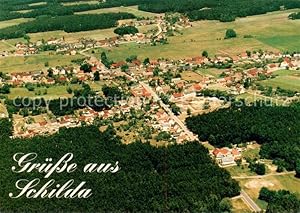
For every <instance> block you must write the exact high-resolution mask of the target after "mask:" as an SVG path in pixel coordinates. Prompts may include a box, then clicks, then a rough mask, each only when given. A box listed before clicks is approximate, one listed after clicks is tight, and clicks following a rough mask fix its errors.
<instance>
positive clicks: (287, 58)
mask: <svg viewBox="0 0 300 213" xmlns="http://www.w3.org/2000/svg"><path fill="white" fill-rule="evenodd" d="M123 39H124V38H123ZM47 42H50V43H49V44H61V42H62V40H49V41H47ZM92 42H93V41H92V40H82V41H81V43H84V45H86V46H88V45H89V44H90V43H92ZM244 61H250V62H251V61H252V62H259V61H260V62H261V61H267V62H268V63H266V66H265V67H262V68H256V67H252V68H250V69H247V70H242V71H239V72H237V71H236V70H234V69H233V68H229V69H224V72H223V74H224V75H223V76H222V77H219V78H216V77H212V76H203V78H202V79H201V80H189V81H188V80H183V79H182V78H181V76H175V75H174V76H173V77H172V79H171V80H170V81H169V82H165V81H164V79H162V78H161V76H159V75H157V74H155V72H156V69H157V68H158V69H159V71H160V72H161V73H167V72H171V73H180V72H184V71H189V70H193V68H195V67H201V66H211V65H213V64H219V63H228V62H230V63H234V64H236V65H238V64H240V63H243V62H244ZM299 61H300V55H297V54H295V55H293V56H292V55H282V54H274V53H267V52H265V53H260V54H258V53H252V54H251V55H249V54H246V53H245V54H240V55H239V56H236V57H228V56H216V57H214V58H207V57H203V56H199V57H194V58H189V59H183V60H178V61H173V60H167V59H164V60H150V61H149V63H146V64H145V63H142V62H141V61H140V60H139V59H134V60H132V61H131V62H125V61H119V62H116V63H114V64H112V66H111V69H107V68H105V67H104V65H103V64H102V63H101V62H99V61H98V60H97V59H95V58H90V59H88V60H86V61H85V63H88V64H89V65H91V72H84V71H83V70H80V68H79V66H78V67H75V68H74V67H52V68H51V72H52V75H51V76H49V74H48V73H47V72H42V71H39V72H25V73H11V74H7V76H8V78H7V79H6V80H4V79H0V80H1V82H2V84H3V83H7V84H10V85H13V86H24V84H26V83H33V84H35V83H44V84H49V85H50V84H57V83H69V82H71V80H72V78H77V79H78V80H79V81H82V82H86V81H93V80H94V73H95V72H96V71H98V72H99V74H100V80H112V79H114V78H115V77H118V76H120V75H121V74H122V72H120V71H121V67H122V66H124V65H127V67H128V70H126V75H125V76H126V77H127V78H128V76H131V77H129V78H128V80H138V81H148V82H156V83H155V85H152V86H153V90H154V91H155V92H156V93H157V94H158V95H160V94H168V95H169V96H170V101H171V102H173V103H180V104H181V106H183V107H187V108H193V106H192V105H193V104H195V97H197V94H198V93H199V92H201V91H202V90H203V89H205V88H208V87H209V85H210V84H219V85H222V86H225V87H228V88H230V90H229V91H230V92H231V93H232V94H241V93H243V92H245V88H244V87H243V85H242V83H241V82H243V80H244V79H246V78H254V79H255V78H258V77H259V75H260V74H264V75H266V76H268V75H271V74H272V73H273V72H274V71H276V70H279V69H283V68H284V69H298V68H299V67H300V63H299ZM129 92H130V93H131V95H132V97H133V98H138V99H139V98H140V99H143V100H144V99H145V98H146V99H152V98H153V97H152V94H151V92H150V91H148V90H147V88H145V87H143V86H141V84H139V85H138V86H137V85H136V84H134V85H131V86H129ZM196 101H197V102H201V101H202V102H203V100H196ZM213 101H214V102H216V101H215V100H213ZM221 105H222V103H219V105H218V106H221ZM132 106H134V107H135V108H137V109H139V108H141V104H140V103H139V104H133V105H130V104H129V102H125V103H122V102H120V104H119V105H118V106H114V107H112V108H111V109H109V110H104V111H102V112H95V111H94V110H92V109H85V110H83V111H82V112H78V113H77V115H74V116H71V117H62V118H56V119H52V120H49V121H47V122H41V123H26V124H24V126H22V128H18V129H15V131H14V136H16V137H32V136H34V135H37V134H52V133H54V132H57V131H58V129H59V128H61V127H67V128H70V127H75V126H79V125H81V123H82V122H85V123H87V124H92V123H93V121H94V119H95V118H97V117H98V118H102V119H109V118H111V117H114V116H115V115H116V114H120V113H121V112H123V113H128V112H129V111H130V108H131V107H132ZM157 107H158V106H155V104H154V105H153V104H152V105H151V109H155V113H152V114H151V116H152V117H153V119H152V120H151V121H149V122H150V123H149V124H150V125H152V127H154V128H155V129H157V130H159V131H167V132H169V133H171V135H172V137H173V138H175V139H176V141H177V142H178V143H181V142H183V141H185V140H187V139H188V135H186V134H185V132H184V131H183V129H182V128H180V126H178V124H177V123H176V122H175V121H174V120H173V119H172V118H170V116H169V115H168V114H167V113H166V112H165V111H164V110H162V109H161V108H160V109H156V108H157ZM194 108H198V105H197V103H196V104H195V107H194ZM151 112H154V111H151ZM16 126H17V125H16ZM227 151H228V150H227ZM227 151H226V150H217V151H216V152H215V153H217V152H218V154H217V155H218V157H217V159H218V160H220V164H222V165H226V164H227V163H229V162H233V161H234V160H233V161H232V159H235V158H236V155H237V154H236V151H235V150H229V151H228V152H227ZM228 153H229V154H228ZM221 155H222V156H221Z"/></svg>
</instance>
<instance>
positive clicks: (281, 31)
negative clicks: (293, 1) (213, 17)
mask: <svg viewBox="0 0 300 213" xmlns="http://www.w3.org/2000/svg"><path fill="white" fill-rule="evenodd" d="M293 11H296V10H287V11H279V12H272V13H268V14H264V15H257V16H251V17H246V18H239V19H237V20H236V21H235V22H230V23H223V22H219V21H197V22H193V23H192V24H193V27H192V28H188V29H184V30H182V35H177V36H173V37H169V38H168V42H169V44H166V45H157V46H151V45H139V44H124V45H120V46H119V47H116V48H112V49H110V50H111V52H110V53H109V56H110V57H111V58H112V59H113V60H121V59H124V58H126V57H127V56H128V55H138V56H139V57H140V58H146V57H150V58H152V59H155V58H170V59H180V58H187V57H194V56H197V55H200V54H201V53H202V51H204V50H207V51H208V53H209V55H210V56H211V57H212V56H214V55H215V54H228V55H237V54H239V53H241V52H244V51H246V50H258V49H263V50H269V51H275V52H276V51H284V50H292V49H293V50H294V49H298V50H300V43H299V41H300V21H299V20H289V19H288V15H289V14H290V13H291V12H293ZM230 28H231V29H234V30H235V31H236V32H237V34H238V37H237V38H234V39H227V40H224V39H223V38H224V34H225V31H226V29H230ZM245 35H251V38H244V36H245ZM274 37H281V38H282V42H280V44H279V43H278V42H269V41H270V40H272V39H273V38H274ZM285 38H290V39H285ZM296 39H298V40H297V42H295V43H294V42H293V41H294V40H296ZM273 40H274V39H273ZM191 47H193V48H191ZM291 47H292V49H291Z"/></svg>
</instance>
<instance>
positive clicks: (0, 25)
mask: <svg viewBox="0 0 300 213" xmlns="http://www.w3.org/2000/svg"><path fill="white" fill-rule="evenodd" d="M32 20H33V19H32V18H18V19H11V20H7V21H0V29H2V28H5V27H10V26H13V25H17V24H21V23H24V22H27V21H32Z"/></svg>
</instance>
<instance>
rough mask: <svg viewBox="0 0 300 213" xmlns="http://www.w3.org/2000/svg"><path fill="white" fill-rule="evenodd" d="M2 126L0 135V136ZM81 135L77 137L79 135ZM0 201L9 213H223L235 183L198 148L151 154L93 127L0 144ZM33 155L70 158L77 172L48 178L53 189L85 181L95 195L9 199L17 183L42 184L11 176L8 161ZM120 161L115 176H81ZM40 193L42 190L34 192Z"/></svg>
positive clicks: (145, 146)
mask: <svg viewBox="0 0 300 213" xmlns="http://www.w3.org/2000/svg"><path fill="white" fill-rule="evenodd" d="M2 124H3V125H6V124H7V121H5V122H4V123H3V122H2V121H1V122H0V125H1V126H0V131H2V128H3V127H2ZM79 132H80V134H78V133H79ZM0 148H1V152H0V179H1V182H2V187H1V192H2V193H1V194H0V200H1V201H2V202H3V203H5V205H1V206H0V211H3V212H7V211H13V212H16V211H18V212H37V211H43V212H45V211H46V212H51V211H68V212H72V211H76V212H89V211H92V212H145V211H150V212H163V211H168V212H184V211H185V212H221V210H223V208H224V203H225V202H224V199H226V197H233V196H236V195H238V194H239V191H240V187H239V186H238V183H237V182H236V181H235V180H233V179H232V178H231V177H230V174H229V173H228V172H227V171H225V170H224V169H221V168H219V167H218V166H217V165H216V164H215V163H214V162H213V161H212V160H211V158H210V157H209V155H208V151H207V149H206V148H204V147H203V146H202V145H201V144H199V143H198V142H191V143H187V144H185V145H170V146H168V147H160V148H155V147H153V146H151V145H150V144H143V143H141V142H136V143H132V144H130V145H124V144H121V142H120V139H119V138H118V137H117V136H116V134H115V130H114V128H113V127H111V126H109V127H108V128H107V129H106V130H105V131H104V132H100V131H99V129H98V128H97V127H96V126H89V127H80V128H71V129H65V128H63V129H60V131H59V133H57V134H55V135H52V136H49V137H34V138H30V139H9V138H5V139H4V140H2V138H1V141H0ZM17 152H22V153H29V152H36V153H37V154H38V157H37V159H36V160H37V161H38V162H43V161H44V160H45V158H49V157H51V158H52V159H53V161H57V160H58V159H59V158H60V157H62V156H63V155H64V154H66V153H69V152H71V153H73V154H74V158H75V160H74V162H76V163H77V164H78V171H75V172H74V173H69V174H68V173H60V174H56V173H55V174H52V176H51V178H53V179H55V180H56V181H57V182H56V183H57V184H61V185H62V184H64V183H65V182H66V181H67V180H70V179H74V180H75V184H79V181H86V182H87V183H86V188H91V189H92V192H93V195H92V196H91V197H90V198H88V199H50V200H49V199H41V198H38V199H34V202H33V200H32V199H25V198H20V199H11V198H10V197H9V196H8V194H9V193H10V192H12V193H14V194H16V193H17V192H18V190H17V189H16V188H15V182H16V181H17V180H19V179H21V178H26V179H30V180H31V179H33V178H41V184H45V183H46V182H47V181H48V180H47V179H44V178H42V177H43V175H42V174H40V173H37V172H32V173H30V174H15V173H13V172H12V171H11V167H12V166H13V161H12V160H11V158H12V156H13V155H14V154H15V153H17ZM116 161H119V166H120V167H121V170H120V171H119V172H118V173H115V174H109V173H106V174H103V173H102V174H101V173H100V174H95V173H91V174H85V173H83V172H82V168H83V167H84V165H86V164H88V163H91V162H93V163H99V164H100V163H109V162H116ZM39 187H41V185H39V186H37V187H36V188H39Z"/></svg>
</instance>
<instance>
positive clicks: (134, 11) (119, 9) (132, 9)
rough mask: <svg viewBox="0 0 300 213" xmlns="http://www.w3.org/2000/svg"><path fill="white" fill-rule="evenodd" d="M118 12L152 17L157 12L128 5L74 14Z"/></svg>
mask: <svg viewBox="0 0 300 213" xmlns="http://www.w3.org/2000/svg"><path fill="white" fill-rule="evenodd" d="M118 12H127V13H132V14H134V15H135V16H138V17H145V18H146V17H150V18H151V17H154V16H157V15H158V14H155V13H150V12H146V11H141V10H139V9H138V7H137V6H129V7H112V8H104V9H97V10H88V11H84V12H78V13H75V14H101V13H118Z"/></svg>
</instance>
